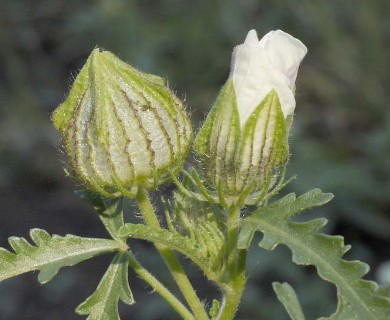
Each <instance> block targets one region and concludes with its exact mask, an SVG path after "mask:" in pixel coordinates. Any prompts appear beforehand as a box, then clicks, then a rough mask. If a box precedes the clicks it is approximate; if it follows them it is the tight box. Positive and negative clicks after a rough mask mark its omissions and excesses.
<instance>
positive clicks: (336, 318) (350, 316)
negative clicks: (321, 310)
mask: <svg viewBox="0 0 390 320" xmlns="http://www.w3.org/2000/svg"><path fill="white" fill-rule="evenodd" d="M338 300H339V303H338V305H337V310H336V312H335V313H334V314H332V315H331V316H330V317H327V318H320V319H318V320H358V318H357V317H356V316H355V313H354V311H353V309H352V307H351V305H350V304H348V303H347V301H346V300H345V299H344V298H343V297H339V298H338Z"/></svg>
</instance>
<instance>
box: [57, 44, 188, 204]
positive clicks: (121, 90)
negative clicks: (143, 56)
mask: <svg viewBox="0 0 390 320" xmlns="http://www.w3.org/2000/svg"><path fill="white" fill-rule="evenodd" d="M52 120H53V123H54V125H55V126H56V128H57V129H58V130H59V131H60V133H61V135H62V137H63V141H64V145H65V148H66V153H67V155H68V159H69V165H70V169H71V173H72V174H73V175H74V176H75V177H76V179H77V180H78V181H79V182H81V183H82V184H83V185H84V186H85V187H86V188H87V189H92V190H94V191H95V192H98V193H101V194H103V195H104V196H107V197H117V196H121V195H128V196H132V195H134V194H135V192H136V191H137V188H138V187H144V188H147V189H153V188H156V187H157V186H158V185H160V184H161V183H163V182H165V181H166V180H168V179H169V178H170V174H171V173H172V174H175V173H178V172H179V171H180V170H181V167H182V164H183V162H184V160H185V158H186V156H187V154H188V151H189V147H190V143H191V137H192V130H191V123H190V120H189V118H188V116H187V114H186V112H185V110H184V108H183V105H182V102H181V101H180V100H179V99H178V98H177V97H176V96H175V95H174V94H173V93H172V92H171V91H170V90H169V88H168V87H166V86H165V85H164V80H163V79H162V78H160V77H157V76H154V75H150V74H146V73H143V72H141V71H139V70H137V69H135V68H133V67H132V66H130V65H128V64H126V63H124V62H123V61H121V60H120V59H118V58H117V57H116V56H114V55H113V54H112V53H110V52H108V51H100V50H99V49H95V50H93V51H92V53H91V55H90V56H89V58H88V60H87V62H86V64H85V65H84V67H83V68H82V69H81V71H80V73H79V74H78V76H77V78H76V79H75V81H74V84H73V86H72V88H71V91H70V93H69V96H68V98H67V99H66V101H65V102H64V103H62V104H61V105H60V106H59V107H58V108H57V109H56V110H55V111H54V113H53V116H52Z"/></svg>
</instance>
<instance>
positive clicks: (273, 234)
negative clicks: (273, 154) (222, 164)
mask: <svg viewBox="0 0 390 320" xmlns="http://www.w3.org/2000/svg"><path fill="white" fill-rule="evenodd" d="M332 198H333V195H332V194H329V193H322V192H321V191H320V190H319V189H313V190H311V191H309V192H307V193H305V194H303V195H302V196H300V197H298V198H296V197H295V194H293V193H291V194H289V195H287V196H285V197H284V198H282V199H281V200H279V201H276V202H274V203H272V204H270V205H268V206H266V207H263V208H259V209H257V210H256V211H255V212H253V214H251V215H250V216H249V217H247V218H245V219H244V221H243V223H242V229H241V233H240V239H239V247H240V248H242V249H245V248H248V246H249V244H250V240H251V239H252V237H253V234H254V233H255V232H256V231H260V232H262V233H263V239H262V240H261V241H260V243H259V245H260V246H261V247H262V248H264V249H266V250H273V249H274V248H275V247H276V246H277V245H278V244H285V245H286V246H288V247H289V248H290V249H291V251H292V255H293V261H294V262H295V263H297V264H300V265H313V266H315V267H316V268H317V271H318V274H319V275H320V276H321V277H322V278H323V279H325V280H327V281H330V282H332V283H334V284H335V285H336V287H337V290H338V294H339V295H340V296H342V297H343V298H344V299H346V301H347V302H348V303H349V304H350V305H351V307H352V309H353V311H354V312H355V315H356V317H357V318H358V319H361V320H368V319H377V320H379V319H381V320H384V319H386V318H388V316H389V315H390V303H389V299H388V297H386V296H384V295H381V294H380V292H379V291H378V290H377V284H376V283H374V282H371V281H367V280H363V279H361V278H362V277H363V276H364V275H365V274H366V273H367V272H368V266H367V265H366V264H364V263H362V262H360V261H347V260H344V259H342V257H343V255H344V254H345V253H346V252H347V251H348V250H349V249H350V247H349V246H344V243H343V238H342V237H341V236H329V235H325V234H322V233H320V232H319V230H320V229H321V228H322V227H323V226H324V225H325V224H326V219H314V220H310V221H307V222H294V221H292V220H290V218H291V217H292V216H294V215H295V214H297V213H300V212H302V211H304V210H306V209H309V208H313V207H316V206H320V205H322V204H324V203H326V202H328V201H330V200H331V199H332Z"/></svg>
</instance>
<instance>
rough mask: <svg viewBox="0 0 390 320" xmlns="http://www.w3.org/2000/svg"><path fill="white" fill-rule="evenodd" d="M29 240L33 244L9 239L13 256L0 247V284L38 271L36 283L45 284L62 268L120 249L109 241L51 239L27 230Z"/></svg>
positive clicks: (19, 239)
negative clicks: (26, 273) (23, 274)
mask: <svg viewBox="0 0 390 320" xmlns="http://www.w3.org/2000/svg"><path fill="white" fill-rule="evenodd" d="M30 237H31V239H32V240H33V241H34V243H35V245H32V244H30V243H29V242H27V240H26V239H24V238H19V237H10V238H9V240H8V241H9V244H10V245H11V247H12V249H13V250H14V252H15V253H12V252H10V251H8V250H6V249H4V248H0V281H2V280H4V279H8V278H11V277H14V276H17V275H20V274H22V273H25V272H30V271H33V270H39V271H40V272H39V275H38V281H39V282H40V283H46V282H48V281H50V280H51V279H52V278H53V277H54V276H55V275H56V274H57V272H58V271H59V270H60V269H61V268H62V267H68V266H73V265H75V264H77V263H79V262H81V261H84V260H87V259H90V258H92V257H94V256H97V255H100V254H103V253H106V252H113V251H117V250H119V249H121V244H119V243H118V242H116V241H113V240H107V239H92V238H82V237H78V236H73V235H66V236H64V237H62V236H58V235H53V236H51V235H49V234H48V233H47V232H46V231H45V230H42V229H32V230H30Z"/></svg>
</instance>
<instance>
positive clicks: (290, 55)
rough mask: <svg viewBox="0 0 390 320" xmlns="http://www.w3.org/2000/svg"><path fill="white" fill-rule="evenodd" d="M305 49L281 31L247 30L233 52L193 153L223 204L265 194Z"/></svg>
mask: <svg viewBox="0 0 390 320" xmlns="http://www.w3.org/2000/svg"><path fill="white" fill-rule="evenodd" d="M306 51H307V50H306V47H305V46H304V45H303V44H302V43H301V42H300V41H299V40H297V39H295V38H293V37H291V36H290V35H288V34H286V33H284V32H282V31H272V32H270V33H269V34H267V35H266V36H265V37H264V38H263V39H261V40H260V41H259V40H258V39H257V34H256V31H254V30H251V31H250V32H249V33H248V36H247V38H246V40H245V43H244V44H242V45H239V46H237V47H236V48H235V49H234V52H233V58H232V67H231V73H230V77H229V79H228V81H227V83H226V84H225V86H224V87H223V88H222V90H221V92H220V94H219V96H218V99H217V101H216V103H215V105H214V106H213V108H212V110H211V111H210V113H209V115H208V117H207V119H206V121H205V123H204V124H203V126H202V127H201V129H200V131H199V133H198V135H197V137H196V139H195V150H196V151H197V153H198V154H199V155H200V156H201V157H203V162H204V172H205V175H206V178H207V180H208V181H209V182H210V183H211V184H212V185H214V186H215V187H216V188H218V190H220V191H221V192H222V194H223V195H224V197H225V198H230V199H232V198H234V197H238V196H240V195H241V194H243V193H248V192H255V191H259V190H262V189H263V188H267V184H268V182H269V181H270V180H272V175H273V174H274V173H275V169H276V168H278V167H280V166H282V165H284V164H286V163H287V161H288V157H289V146H288V131H289V126H290V124H291V120H292V116H293V112H294V108H295V98H294V94H293V89H294V88H293V87H294V83H295V79H296V76H297V72H298V67H299V64H300V62H301V60H302V59H303V57H304V56H305V54H306Z"/></svg>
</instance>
